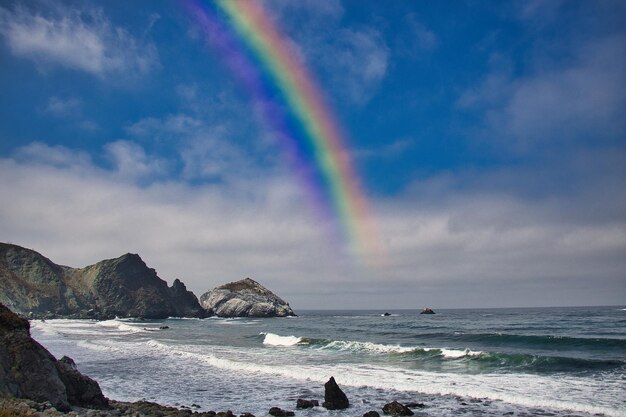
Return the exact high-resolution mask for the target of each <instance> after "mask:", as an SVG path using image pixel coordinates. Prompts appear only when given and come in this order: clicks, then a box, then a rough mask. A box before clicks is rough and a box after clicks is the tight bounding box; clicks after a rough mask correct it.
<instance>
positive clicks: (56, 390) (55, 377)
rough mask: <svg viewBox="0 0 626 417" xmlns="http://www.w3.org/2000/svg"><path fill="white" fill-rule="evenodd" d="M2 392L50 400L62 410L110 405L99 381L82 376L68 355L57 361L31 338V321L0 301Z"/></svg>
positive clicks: (0, 371)
mask: <svg viewBox="0 0 626 417" xmlns="http://www.w3.org/2000/svg"><path fill="white" fill-rule="evenodd" d="M0 392H2V393H5V394H8V395H11V396H14V397H18V398H28V399H31V400H34V401H39V402H44V401H49V402H50V403H52V405H53V406H55V407H56V408H57V409H59V410H69V408H70V405H76V406H80V407H91V408H107V407H108V400H107V399H106V398H105V397H104V396H103V395H102V391H100V387H99V386H98V383H97V382H95V381H94V380H93V379H91V378H89V377H87V376H85V375H82V374H81V373H80V372H78V371H77V370H76V368H75V365H74V362H73V361H72V360H71V359H69V358H66V357H63V359H62V360H61V361H57V360H56V359H55V358H54V356H52V354H50V352H48V351H47V350H46V349H45V348H44V347H43V346H41V345H40V344H39V343H37V342H36V341H35V340H33V339H32V338H31V337H30V326H29V324H28V321H27V320H25V319H23V318H20V317H18V316H17V315H16V314H14V313H13V312H12V311H11V310H9V309H8V308H6V307H5V306H4V305H2V304H0Z"/></svg>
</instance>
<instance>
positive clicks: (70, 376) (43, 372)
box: [0, 303, 413, 417]
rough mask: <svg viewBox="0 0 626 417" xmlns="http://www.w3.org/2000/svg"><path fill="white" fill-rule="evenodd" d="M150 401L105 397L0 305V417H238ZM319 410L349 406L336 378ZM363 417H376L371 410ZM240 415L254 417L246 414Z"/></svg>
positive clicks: (392, 407)
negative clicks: (41, 343)
mask: <svg viewBox="0 0 626 417" xmlns="http://www.w3.org/2000/svg"><path fill="white" fill-rule="evenodd" d="M294 405H295V408H296V409H309V408H313V407H319V401H318V400H312V399H304V398H299V399H298V400H297V402H296V404H294ZM196 407H197V408H199V406H197V405H195V404H192V405H191V407H189V408H188V407H184V408H175V407H168V406H163V405H160V404H156V403H153V402H148V401H138V402H121V401H115V400H110V399H108V398H106V397H105V396H104V395H103V394H102V391H101V389H100V386H99V385H98V383H97V382H96V381H94V380H93V379H91V378H89V377H88V376H86V375H83V374H81V373H80V372H79V371H78V369H77V368H76V364H75V363H74V361H73V360H72V359H71V358H69V357H67V356H63V357H62V358H61V359H59V360H57V359H56V358H55V357H54V356H53V355H52V354H51V353H50V352H49V351H48V350H47V349H46V348H45V347H43V346H42V345H40V344H39V343H38V342H37V341H35V340H34V339H33V338H32V337H31V335H30V323H29V321H28V320H26V319H24V318H22V317H19V316H18V315H17V314H15V313H14V312H12V311H11V310H10V309H9V308H7V307H6V306H4V305H3V304H1V303H0V417H55V416H71V417H124V416H128V417H143V416H146V417H191V416H193V417H236V416H235V414H233V412H232V411H231V410H227V411H220V412H215V411H206V412H198V411H194V410H192V409H191V408H196ZM322 407H323V408H325V409H327V410H343V409H347V408H349V407H350V402H349V400H348V398H347V396H346V394H345V393H344V392H343V391H342V390H341V388H340V387H339V385H337V382H336V381H335V378H334V377H332V376H331V377H330V379H329V380H328V382H326V383H325V384H324V401H323V403H322ZM382 411H383V413H385V414H390V415H413V412H412V411H411V410H410V409H409V408H408V407H407V406H405V405H402V404H400V403H397V402H395V401H394V402H393V403H389V404H387V405H385V407H383V409H382ZM267 414H269V415H271V416H274V417H291V416H295V412H294V411H291V410H283V409H281V408H279V407H271V408H270V409H269V411H268V412H267ZM366 415H367V417H378V416H379V413H378V412H377V411H373V410H372V411H369V412H368V413H366ZM239 417H255V416H254V415H253V414H251V413H246V412H244V413H243V414H240V415H239Z"/></svg>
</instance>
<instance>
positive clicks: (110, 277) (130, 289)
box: [0, 243, 207, 319]
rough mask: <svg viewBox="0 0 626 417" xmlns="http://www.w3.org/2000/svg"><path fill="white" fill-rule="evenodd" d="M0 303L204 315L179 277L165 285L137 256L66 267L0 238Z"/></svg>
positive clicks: (37, 309)
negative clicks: (0, 240) (170, 283)
mask: <svg viewBox="0 0 626 417" xmlns="http://www.w3.org/2000/svg"><path fill="white" fill-rule="evenodd" d="M0 303H4V304H5V305H6V306H7V307H8V308H10V309H12V310H13V311H15V312H17V313H20V314H24V315H28V316H29V317H31V318H58V317H68V318H91V319H110V318H114V317H115V316H120V317H143V318H154V319H158V318H167V317H169V316H178V317H181V316H184V317H206V316H207V313H206V311H205V310H204V309H203V308H202V307H201V306H200V304H199V303H198V299H197V298H196V296H195V295H193V293H191V292H190V291H187V289H186V288H185V285H184V284H183V283H182V282H180V281H179V280H175V281H174V284H173V285H172V287H171V288H169V287H168V286H167V283H166V282H165V281H163V280H162V279H161V278H159V277H158V276H157V273H156V271H155V270H154V269H152V268H149V267H148V266H147V265H146V264H145V263H144V262H143V260H142V259H141V258H140V257H139V255H135V254H130V253H128V254H126V255H123V256H120V257H119V258H115V259H108V260H104V261H101V262H98V263H97V264H95V265H91V266H87V267H85V268H71V267H68V266H62V265H57V264H55V263H54V262H52V261H51V260H50V259H48V258H46V257H44V256H42V255H41V254H39V253H37V252H35V251H33V250H30V249H26V248H23V247H20V246H17V245H11V244H7V243H0Z"/></svg>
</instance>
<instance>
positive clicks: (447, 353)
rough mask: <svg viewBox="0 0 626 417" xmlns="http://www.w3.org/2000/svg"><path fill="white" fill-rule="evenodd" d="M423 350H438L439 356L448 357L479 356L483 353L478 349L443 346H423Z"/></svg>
mask: <svg viewBox="0 0 626 417" xmlns="http://www.w3.org/2000/svg"><path fill="white" fill-rule="evenodd" d="M423 350H424V351H425V352H433V351H439V352H441V356H443V357H444V358H449V359H458V358H464V357H466V356H480V355H482V353H483V352H481V351H479V350H476V351H474V350H469V349H465V350H461V349H445V348H423Z"/></svg>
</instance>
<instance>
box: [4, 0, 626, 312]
mask: <svg viewBox="0 0 626 417" xmlns="http://www.w3.org/2000/svg"><path fill="white" fill-rule="evenodd" d="M198 4H199V5H200V7H201V8H204V9H207V10H208V9H211V8H212V7H213V4H211V3H210V2H208V1H206V0H205V1H199V2H198ZM259 4H261V5H262V6H263V8H264V10H265V12H266V14H267V15H268V16H269V18H270V20H271V22H273V24H274V25H275V26H276V28H278V30H279V32H280V33H281V34H282V36H283V39H284V41H285V42H286V44H288V45H289V48H290V50H291V51H292V52H293V54H294V56H295V57H296V59H297V60H298V62H299V63H300V64H301V65H302V66H303V67H304V68H307V69H308V71H309V73H310V74H311V80H312V82H314V83H315V85H316V86H317V88H318V89H319V92H320V94H321V96H322V97H323V100H324V102H325V103H326V109H327V111H328V112H329V113H330V114H331V115H332V116H333V117H334V119H335V121H336V123H337V124H338V125H339V127H340V129H341V131H342V132H343V141H344V152H345V156H346V157H347V158H348V159H349V160H350V161H351V164H352V167H353V169H354V172H355V175H356V179H357V180H358V182H359V183H360V187H361V192H362V196H363V198H364V199H365V201H366V202H367V205H368V207H369V211H370V214H371V219H372V222H373V223H374V224H375V226H376V229H377V231H378V232H377V235H376V237H375V239H376V240H377V243H379V244H380V246H381V247H382V248H383V249H384V253H385V259H384V262H382V263H380V264H377V265H370V264H369V263H368V262H366V261H367V259H363V258H364V257H365V258H366V257H367V255H366V254H365V255H363V254H361V255H359V254H355V253H354V250H353V248H352V247H351V244H350V242H348V241H346V240H345V239H341V238H337V236H336V233H333V231H336V230H335V229H336V226H337V223H338V219H337V218H333V216H332V213H331V215H322V214H320V212H319V211H318V210H316V208H315V207H314V204H312V201H311V198H310V195H308V194H307V187H306V184H304V182H303V180H302V178H301V175H298V167H297V166H296V165H297V164H296V163H294V161H293V159H292V158H290V157H289V155H288V152H287V151H286V149H285V146H284V145H283V144H281V140H280V132H278V131H277V129H276V126H275V125H273V124H272V123H271V121H269V120H268V118H267V117H265V116H264V111H263V106H264V103H262V102H260V100H259V97H255V96H254V95H253V94H251V93H250V91H249V89H246V88H245V85H243V83H242V81H241V77H238V76H237V74H235V73H234V71H233V69H232V66H230V65H229V62H228V56H226V54H225V53H224V51H220V48H219V47H217V46H216V44H215V42H212V41H211V39H210V38H208V37H207V34H206V33H205V32H204V31H203V30H202V25H201V24H199V20H198V16H197V15H196V14H195V13H194V12H193V10H192V9H191V8H189V7H185V6H184V5H185V3H183V2H176V1H153V0H149V1H148V0H136V1H132V2H128V1H121V0H110V1H51V0H40V1H8V0H1V1H0V195H1V196H2V200H1V203H0V241H3V242H11V243H14V244H18V245H21V246H25V247H28V248H32V249H34V250H36V251H38V252H40V253H42V254H44V255H45V256H47V257H48V258H50V259H51V260H52V261H54V262H56V263H59V264H63V265H69V266H73V267H83V266H87V265H90V264H93V263H96V262H98V261H100V260H102V259H109V258H115V257H118V256H120V255H122V254H124V253H127V252H131V253H138V254H140V256H141V257H142V259H143V260H144V261H145V262H146V263H147V264H148V265H149V266H150V267H152V268H155V269H156V270H157V273H158V274H159V276H160V277H161V278H162V279H164V280H166V281H168V283H170V284H171V283H172V281H173V280H174V279H175V278H179V279H181V280H182V281H183V282H185V283H186V284H187V287H188V288H189V289H191V290H192V291H194V292H195V293H196V295H198V296H200V295H201V294H202V293H204V292H205V291H207V290H209V289H211V288H213V287H215V286H217V285H221V284H223V283H226V282H229V281H234V280H238V279H242V278H244V277H251V278H253V279H256V280H257V281H259V282H261V283H262V284H264V285H265V286H267V287H268V288H270V289H271V290H273V291H274V292H276V293H277V294H278V295H280V296H282V297H283V298H285V299H286V300H287V301H289V302H290V303H291V306H292V307H293V308H294V310H296V312H297V311H298V309H317V308H324V309H326V308H328V309H336V308H347V309H354V308H362V309H370V308H374V309H401V308H423V307H425V306H430V307H433V308H434V309H437V308H455V307H459V308H465V307H522V306H529V307H531V306H559V305H624V304H626V2H623V1H621V0H617V1H604V0H598V1H559V0H546V1H533V0H529V1H510V2H501V1H478V0H466V1H461V0H458V1H440V2H426V1H423V2H421V1H408V0H406V1H403V0H398V1H393V2H386V1H385V2H383V1H363V0H358V1H356V0H354V1H352V0H350V1H348V0H343V1H340V0H324V1H319V0H298V1H288V0H264V1H262V2H259ZM287 111H288V109H287ZM364 261H365V262H364Z"/></svg>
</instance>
